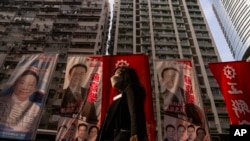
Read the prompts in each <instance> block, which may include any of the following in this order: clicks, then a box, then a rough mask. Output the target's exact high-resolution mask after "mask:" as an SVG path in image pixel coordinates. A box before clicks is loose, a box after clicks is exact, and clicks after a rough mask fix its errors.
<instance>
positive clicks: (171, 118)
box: [155, 60, 209, 141]
mask: <svg viewBox="0 0 250 141" xmlns="http://www.w3.org/2000/svg"><path fill="white" fill-rule="evenodd" d="M155 67H156V68H155V70H156V72H157V77H158V81H157V83H158V86H159V98H160V100H159V101H160V108H161V109H160V111H161V113H162V115H161V117H162V119H161V123H163V124H162V126H163V128H162V129H163V130H164V131H163V133H164V134H163V137H162V139H163V140H194V139H197V140H202V141H208V140H209V135H208V128H207V125H206V123H207V122H206V119H205V115H204V111H203V107H202V103H201V99H200V93H199V91H198V89H197V88H196V85H197V83H196V81H195V74H194V73H193V71H194V69H193V66H192V62H191V61H190V60H156V61H155ZM158 122H159V121H158ZM198 131H199V132H198ZM200 132H201V133H203V134H202V135H199V134H198V133H200Z"/></svg>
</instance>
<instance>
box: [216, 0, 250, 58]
mask: <svg viewBox="0 0 250 141" xmlns="http://www.w3.org/2000/svg"><path fill="white" fill-rule="evenodd" d="M212 5H213V11H214V13H215V15H216V17H217V19H218V21H219V24H220V27H221V29H222V31H223V34H224V36H225V38H226V41H227V43H228V45H229V48H230V50H231V52H232V54H233V57H234V58H235V59H236V60H246V59H247V58H249V56H250V38H249V36H250V8H249V6H250V0H241V1H235V0H212Z"/></svg>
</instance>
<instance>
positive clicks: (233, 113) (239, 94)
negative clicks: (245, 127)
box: [208, 61, 250, 125]
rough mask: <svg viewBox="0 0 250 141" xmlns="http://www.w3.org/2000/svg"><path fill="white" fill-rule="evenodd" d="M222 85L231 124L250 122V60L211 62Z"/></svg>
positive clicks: (212, 69)
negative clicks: (249, 82)
mask: <svg viewBox="0 0 250 141" xmlns="http://www.w3.org/2000/svg"><path fill="white" fill-rule="evenodd" d="M208 65H209V68H210V70H211V72H212V73H213V76H214V78H215V79H216V81H217V83H218V84H219V86H220V90H221V92H222V94H223V97H224V99H225V103H226V108H227V112H228V115H229V120H230V124H231V125H242V124H250V99H249V96H250V87H249V84H248V81H249V80H248V78H249V77H250V74H249V73H248V72H249V70H250V62H246V61H233V62H220V63H209V64H208Z"/></svg>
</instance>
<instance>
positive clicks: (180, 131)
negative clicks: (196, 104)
mask: <svg viewBox="0 0 250 141" xmlns="http://www.w3.org/2000/svg"><path fill="white" fill-rule="evenodd" d="M185 139H186V127H185V126H184V125H183V124H179V125H178V126H177V141H185Z"/></svg>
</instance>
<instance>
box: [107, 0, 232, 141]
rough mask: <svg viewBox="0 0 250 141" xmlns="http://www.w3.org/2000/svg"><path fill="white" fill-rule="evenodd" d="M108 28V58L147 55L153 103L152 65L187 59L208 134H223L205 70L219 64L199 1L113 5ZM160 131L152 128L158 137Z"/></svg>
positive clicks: (217, 96)
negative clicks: (109, 33)
mask: <svg viewBox="0 0 250 141" xmlns="http://www.w3.org/2000/svg"><path fill="white" fill-rule="evenodd" d="M112 23H113V24H112V30H111V40H110V42H109V43H110V46H109V49H108V51H109V54H115V55H116V54H117V55H118V54H137V53H145V54H148V56H149V62H150V64H151V78H152V85H153V86H152V87H153V89H154V92H153V97H154V102H155V103H157V97H156V91H155V90H156V89H157V86H156V85H155V84H156V83H155V82H156V80H157V76H156V72H155V71H154V69H153V68H154V67H153V66H154V60H157V59H191V60H192V62H193V63H194V66H195V73H196V74H197V80H198V83H199V90H200V93H201V97H202V99H203V105H204V111H205V113H206V118H207V120H208V125H209V129H210V132H211V133H212V134H213V133H214V134H217V133H228V131H229V120H228V114H227V112H226V107H225V103H224V99H223V97H222V94H221V92H220V90H219V86H218V84H217V83H216V81H215V79H214V78H213V76H212V74H211V72H210V70H209V68H208V63H211V62H220V61H221V59H220V57H219V54H218V51H217V49H216V46H215V43H214V41H213V38H212V35H211V33H210V31H209V28H208V24H207V22H206V20H205V16H204V14H203V12H202V10H201V5H200V3H199V0H115V1H114V11H113V20H112ZM156 105H157V104H156ZM158 114H159V111H158V110H157V109H155V117H157V115H158ZM157 122H158V121H157ZM162 128H163V127H161V125H160V124H159V123H157V131H158V137H159V138H160V137H161V136H162V135H161V132H162Z"/></svg>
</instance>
